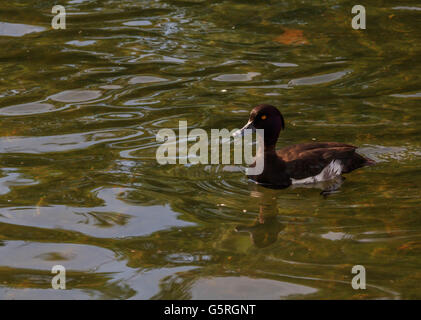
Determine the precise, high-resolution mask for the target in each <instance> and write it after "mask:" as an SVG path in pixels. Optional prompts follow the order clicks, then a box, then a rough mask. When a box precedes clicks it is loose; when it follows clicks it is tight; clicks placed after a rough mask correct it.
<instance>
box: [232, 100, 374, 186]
mask: <svg viewBox="0 0 421 320" xmlns="http://www.w3.org/2000/svg"><path fill="white" fill-rule="evenodd" d="M246 129H252V130H255V129H264V151H263V156H264V168H263V172H262V173H261V174H259V175H249V176H248V178H249V179H251V180H253V181H255V182H257V183H259V184H262V185H264V186H269V187H275V188H285V187H288V186H290V185H291V184H309V183H318V182H322V181H327V180H331V179H334V178H336V177H338V176H341V175H342V174H343V173H349V172H351V171H353V170H355V169H358V168H361V167H364V166H368V165H373V164H374V163H375V162H374V161H373V160H370V159H367V158H365V157H363V156H361V155H359V154H358V153H356V152H355V150H356V149H357V147H355V146H352V145H349V144H344V143H340V142H311V143H303V144H295V145H292V146H289V147H285V148H283V149H280V150H277V151H276V150H275V145H276V141H277V140H278V137H279V133H280V131H281V130H283V129H285V122H284V118H283V116H282V114H281V112H279V110H278V109H277V108H275V107H274V106H272V105H268V104H261V105H258V106H256V107H255V108H253V110H252V111H251V113H250V117H249V121H248V122H247V124H246V125H245V126H244V127H243V128H242V129H240V130H239V131H238V132H237V133H236V134H241V135H243V134H244V130H246ZM236 134H235V135H236ZM258 152H259V151H258Z"/></svg>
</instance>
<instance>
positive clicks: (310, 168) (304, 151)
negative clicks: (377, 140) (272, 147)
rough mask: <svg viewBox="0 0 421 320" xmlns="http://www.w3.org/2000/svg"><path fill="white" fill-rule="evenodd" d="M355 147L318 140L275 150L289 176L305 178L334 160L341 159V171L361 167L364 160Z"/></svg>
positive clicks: (316, 172)
mask: <svg viewBox="0 0 421 320" xmlns="http://www.w3.org/2000/svg"><path fill="white" fill-rule="evenodd" d="M356 149H357V147H355V146H352V145H348V144H344V143H338V142H318V143H305V144H296V145H292V146H289V147H286V148H283V149H280V150H278V151H277V154H278V156H279V157H281V158H282V159H283V160H284V161H285V163H286V171H287V173H288V175H289V176H290V177H291V178H294V179H305V178H308V177H313V176H316V175H318V174H319V173H320V172H322V170H323V169H324V168H325V167H327V166H328V165H329V164H330V163H331V162H332V161H334V160H341V164H342V166H343V172H349V171H352V170H354V169H356V168H358V167H361V166H362V165H363V163H364V162H365V161H366V159H365V158H363V157H361V156H360V155H358V154H357V153H355V150H356Z"/></svg>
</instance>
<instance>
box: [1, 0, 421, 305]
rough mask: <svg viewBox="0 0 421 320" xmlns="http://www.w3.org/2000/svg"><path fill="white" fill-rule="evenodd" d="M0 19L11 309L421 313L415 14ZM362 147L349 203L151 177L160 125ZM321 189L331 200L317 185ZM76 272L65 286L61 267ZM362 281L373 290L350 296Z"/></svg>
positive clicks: (418, 17) (178, 170)
mask: <svg viewBox="0 0 421 320" xmlns="http://www.w3.org/2000/svg"><path fill="white" fill-rule="evenodd" d="M62 2H63V3H61V4H62V5H64V6H65V8H66V10H67V14H68V15H67V28H66V29H65V30H53V29H51V19H52V15H51V8H52V5H53V3H52V2H51V1H43V2H40V1H35V0H28V1H24V2H23V1H17V0H14V1H3V2H2V4H0V45H1V47H2V49H1V50H0V298H2V299H20V298H27V299H35V298H47V299H53V298H62V299H105V298H112V299H169V298H171V299H215V298H221V299H237V298H238V299H250V298H251V299H297V298H298V299H333V298H335V299H380V298H387V299H395V298H396V299H399V298H404V299H410V298H418V299H419V298H421V289H420V288H419V282H420V281H421V271H420V270H421V211H420V207H421V200H420V181H421V169H420V166H421V159H420V156H421V142H420V141H421V139H420V138H421V129H420V128H421V116H420V112H419V111H420V107H421V100H420V97H421V78H420V74H421V72H420V71H421V66H420V54H421V45H420V43H421V41H420V40H421V33H420V22H421V13H420V10H421V6H420V4H419V3H418V2H416V1H404V2H402V1H397V0H394V1H388V2H385V1H371V2H370V4H369V5H366V10H367V29H366V30H353V29H352V28H351V19H352V15H351V8H352V6H353V5H354V3H352V2H349V1H341V0H335V1H314V0H312V1H295V0H287V1H266V2H265V5H263V4H261V3H260V4H257V3H255V2H254V1H237V0H235V1H234V0H225V1H200V0H185V1H177V0H159V1H149V0H143V1H134V0H110V1H96V0H77V1H75V0H73V1H62ZM259 103H270V104H273V105H276V106H278V107H279V108H280V110H281V111H282V112H283V114H284V117H285V119H286V130H285V131H284V132H282V136H281V139H280V140H279V142H278V147H282V146H286V145H289V144H293V143H299V142H306V141H326V140H333V141H340V142H345V143H350V144H355V145H358V146H361V153H363V154H365V155H366V156H368V157H370V158H372V159H374V160H376V161H378V164H377V165H376V166H374V167H370V168H364V169H361V170H358V171H356V172H353V173H352V174H350V175H347V178H346V180H345V181H344V183H343V184H342V185H341V187H340V189H339V190H338V192H336V193H334V194H331V195H329V196H323V195H321V194H320V193H321V191H322V190H321V189H317V188H302V187H299V188H288V189H284V190H270V189H265V188H262V187H259V186H255V185H253V184H252V183H250V182H248V181H247V179H246V177H245V176H244V174H243V173H242V172H241V170H240V169H239V168H238V167H236V166H232V165H231V166H228V165H182V164H178V165H159V164H158V163H157V161H156V159H155V152H156V150H157V147H158V146H159V143H158V142H157V141H156V139H155V136H156V133H157V132H158V130H159V129H162V128H177V127H178V121H180V120H187V121H188V125H189V128H203V129H205V130H207V131H208V132H210V129H212V128H228V129H233V128H236V127H237V128H238V127H240V126H242V125H243V124H244V123H245V122H246V120H247V116H248V112H249V111H250V109H251V108H252V107H253V106H254V105H256V104H259ZM322 188H323V187H322ZM57 264H60V265H63V266H65V267H66V268H67V290H62V291H57V290H53V289H52V288H51V278H52V276H53V275H52V274H51V268H52V266H54V265H57ZM354 265H363V266H364V267H365V268H366V271H367V289H366V290H359V291H356V290H354V289H352V287H351V283H350V282H351V279H352V277H353V276H354V275H353V274H352V273H351V269H352V267H353V266H354Z"/></svg>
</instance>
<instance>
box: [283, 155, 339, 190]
mask: <svg viewBox="0 0 421 320" xmlns="http://www.w3.org/2000/svg"><path fill="white" fill-rule="evenodd" d="M342 169H343V165H342V162H341V160H332V162H331V163H329V164H328V165H327V166H326V167H324V169H323V170H322V172H320V173H319V174H318V175H317V176H312V177H308V178H304V179H293V178H291V181H292V184H308V183H316V182H321V181H327V180H331V179H333V178H335V177H337V176H340V175H341V174H342Z"/></svg>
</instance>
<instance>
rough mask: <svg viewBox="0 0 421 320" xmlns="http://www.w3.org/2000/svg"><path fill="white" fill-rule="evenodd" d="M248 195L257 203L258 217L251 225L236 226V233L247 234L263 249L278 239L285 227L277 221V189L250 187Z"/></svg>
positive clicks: (254, 185)
mask: <svg viewBox="0 0 421 320" xmlns="http://www.w3.org/2000/svg"><path fill="white" fill-rule="evenodd" d="M251 189H252V190H251V192H250V195H251V196H252V197H254V198H256V200H258V203H259V215H258V217H257V218H256V220H255V221H254V222H253V224H251V225H238V226H236V227H235V231H237V232H248V233H249V234H250V238H251V240H252V242H253V244H254V245H255V246H256V247H258V248H264V247H267V246H269V245H271V244H272V243H274V242H276V240H277V239H278V234H279V233H280V232H281V231H282V230H283V229H284V228H285V225H284V224H282V223H281V222H280V221H279V220H278V206H277V194H278V193H279V189H268V188H265V187H262V186H260V185H256V184H253V185H252V186H251Z"/></svg>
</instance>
